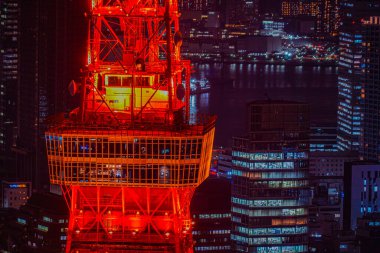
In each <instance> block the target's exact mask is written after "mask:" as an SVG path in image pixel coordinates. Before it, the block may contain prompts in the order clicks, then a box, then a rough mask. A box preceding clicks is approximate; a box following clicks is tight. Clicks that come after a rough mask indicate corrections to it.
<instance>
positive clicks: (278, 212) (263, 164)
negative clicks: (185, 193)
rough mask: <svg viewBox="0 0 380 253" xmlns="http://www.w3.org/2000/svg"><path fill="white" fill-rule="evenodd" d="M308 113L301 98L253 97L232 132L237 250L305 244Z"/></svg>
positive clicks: (275, 252)
mask: <svg viewBox="0 0 380 253" xmlns="http://www.w3.org/2000/svg"><path fill="white" fill-rule="evenodd" d="M308 142H309V113H308V106H307V105H306V104H303V103H296V102H288V101H270V100H268V101H256V102H253V103H251V104H250V105H249V132H248V135H247V136H246V137H240V138H234V142H233V151H232V162H233V169H232V196H231V202H232V203H231V211H232V214H231V219H232V230H231V239H232V244H233V249H234V250H235V251H236V252H254V253H283V252H287V253H292V252H307V250H308V247H307V245H308V206H309V203H310V194H309V192H310V191H309V181H308V156H309V143H308Z"/></svg>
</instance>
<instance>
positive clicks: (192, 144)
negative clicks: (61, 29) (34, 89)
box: [45, 0, 215, 253]
mask: <svg viewBox="0 0 380 253" xmlns="http://www.w3.org/2000/svg"><path fill="white" fill-rule="evenodd" d="M83 1H86V0H83ZM88 4H89V8H88V9H89V11H88V12H87V13H86V14H85V17H86V18H87V20H88V24H89V26H88V51H87V57H88V59H87V63H88V65H87V66H86V67H85V68H84V69H83V71H82V76H81V78H80V80H78V81H77V82H74V81H73V82H71V84H70V86H69V89H70V92H71V93H72V95H74V94H77V95H79V96H80V97H81V104H80V106H79V107H78V108H77V109H75V110H73V111H72V112H70V113H69V114H67V115H56V116H54V117H52V118H51V121H50V125H49V128H48V130H47V132H46V134H45V138H46V149H47V154H48V163H49V172H50V182H51V183H52V184H56V185H60V186H61V189H62V192H63V195H64V197H65V200H66V202H67V204H68V206H69V209H70V218H69V226H68V232H67V245H66V252H67V253H69V252H75V253H82V252H109V253H111V252H118V253H119V252H120V253H121V252H192V246H193V241H192V236H191V220H190V210H189V207H190V201H191V198H192V195H193V193H194V190H195V188H196V187H197V186H198V185H199V184H201V183H202V182H203V181H204V180H205V179H206V178H207V177H208V173H209V165H210V161H211V151H212V145H213V140H214V129H215V118H214V117H210V116H202V117H200V116H199V115H190V110H189V99H190V72H191V65H190V62H189V61H187V60H182V59H181V55H180V48H181V44H182V36H181V33H180V32H179V23H178V18H179V15H180V14H179V12H178V7H177V2H176V1H175V0H124V1H123V0H92V1H89V2H88Z"/></svg>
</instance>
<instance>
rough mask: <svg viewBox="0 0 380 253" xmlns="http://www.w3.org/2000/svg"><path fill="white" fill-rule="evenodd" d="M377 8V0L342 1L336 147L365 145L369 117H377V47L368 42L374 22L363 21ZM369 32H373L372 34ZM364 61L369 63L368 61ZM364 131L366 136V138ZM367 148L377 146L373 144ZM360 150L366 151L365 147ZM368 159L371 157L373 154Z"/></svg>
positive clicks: (352, 147)
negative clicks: (373, 107)
mask: <svg viewBox="0 0 380 253" xmlns="http://www.w3.org/2000/svg"><path fill="white" fill-rule="evenodd" d="M379 12H380V3H379V2H376V1H353V0H347V1H342V3H341V20H342V26H341V27H340V33H339V48H340V51H339V68H338V129H337V144H338V149H339V150H346V151H348V150H354V151H359V150H360V149H362V150H363V149H367V148H368V147H366V144H369V141H370V140H369V139H368V138H373V137H374V136H373V134H374V132H373V129H372V128H373V126H375V124H376V123H374V121H371V118H372V117H374V118H376V115H377V114H376V111H373V109H371V108H370V107H371V106H374V105H375V104H376V103H377V102H375V101H376V98H374V96H375V92H376V91H375V90H374V89H375V88H374V87H375V86H376V85H375V83H376V81H375V79H374V78H376V68H377V69H378V66H377V65H376V64H373V63H374V61H375V59H376V57H378V56H377V55H378V54H377V53H376V50H378V47H377V46H376V45H371V46H369V45H370V43H371V40H374V39H376V36H377V35H376V33H375V31H376V24H372V25H368V24H367V25H366V24H365V22H367V21H365V20H367V19H369V18H370V17H371V16H376V15H378V13H379ZM363 22H364V23H363ZM368 22H369V21H368ZM373 27H374V29H375V30H374V29H373ZM368 32H373V35H370V34H369V33H368ZM367 61H370V63H369V64H367V63H366V62H367ZM371 101H372V102H371ZM375 110H376V109H375ZM367 120H368V121H367ZM371 125H372V126H371ZM370 128H371V129H372V130H371V129H370ZM364 134H365V136H368V137H366V138H367V140H366V142H365V141H364ZM369 136H371V137H369ZM369 145H374V144H373V143H372V144H369ZM370 149H372V150H374V149H375V150H376V149H378V148H377V147H374V146H372V147H371V148H370ZM363 152H366V153H368V151H363ZM371 152H372V151H371ZM365 156H366V155H365ZM366 157H367V158H369V156H366ZM371 159H374V156H372V158H371Z"/></svg>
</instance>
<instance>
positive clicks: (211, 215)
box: [191, 178, 231, 253]
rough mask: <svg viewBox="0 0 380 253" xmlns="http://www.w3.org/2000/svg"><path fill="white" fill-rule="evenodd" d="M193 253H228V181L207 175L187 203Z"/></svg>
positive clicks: (229, 192)
mask: <svg viewBox="0 0 380 253" xmlns="http://www.w3.org/2000/svg"><path fill="white" fill-rule="evenodd" d="M191 216H192V220H193V240H194V241H195V244H194V252H226V253H227V252H231V241H230V232H231V183H230V181H229V180H227V179H225V178H208V179H207V180H206V181H205V182H204V183H203V184H201V185H200V186H199V187H198V188H197V190H196V191H195V193H194V198H193V200H192V203H191Z"/></svg>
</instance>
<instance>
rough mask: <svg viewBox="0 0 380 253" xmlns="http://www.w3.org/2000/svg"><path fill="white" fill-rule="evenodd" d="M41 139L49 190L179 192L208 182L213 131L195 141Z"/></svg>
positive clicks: (74, 136) (57, 136) (96, 137)
mask: <svg viewBox="0 0 380 253" xmlns="http://www.w3.org/2000/svg"><path fill="white" fill-rule="evenodd" d="M140 133H141V132H140ZM45 139H46V149H47V152H48V162H49V173H50V180H51V182H52V183H53V184H66V185H87V186H89V185H97V186H98V185H104V186H107V185H112V186H117V185H120V186H132V187H183V186H197V185H199V184H200V183H202V182H203V181H204V180H205V179H206V178H207V177H208V175H209V165H210V162H211V155H212V154H211V153H212V146H213V139H214V128H211V129H209V130H208V131H206V132H205V133H204V134H203V135H194V136H190V135H182V136H180V135H179V136H167V135H162V134H161V135H159V134H158V135H152V134H150V132H146V135H143V134H140V135H132V136H131V135H123V134H122V132H119V133H116V134H115V131H113V132H110V133H109V134H106V133H104V132H102V134H97V133H96V132H94V133H91V132H89V131H83V132H82V133H81V132H80V131H77V132H75V133H73V132H67V133H65V132H64V131H62V132H59V133H54V132H48V133H46V135H45Z"/></svg>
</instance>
